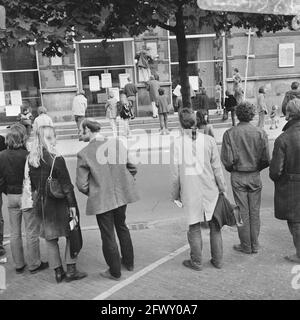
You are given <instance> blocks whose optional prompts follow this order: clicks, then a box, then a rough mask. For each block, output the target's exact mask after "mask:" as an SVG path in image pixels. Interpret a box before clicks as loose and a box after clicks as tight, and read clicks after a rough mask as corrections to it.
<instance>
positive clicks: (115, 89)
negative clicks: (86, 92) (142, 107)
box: [108, 88, 120, 101]
mask: <svg viewBox="0 0 300 320" xmlns="http://www.w3.org/2000/svg"><path fill="white" fill-rule="evenodd" d="M108 92H113V93H114V98H116V99H117V100H118V101H120V89H119V88H109V89H108Z"/></svg>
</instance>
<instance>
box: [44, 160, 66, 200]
mask: <svg viewBox="0 0 300 320" xmlns="http://www.w3.org/2000/svg"><path fill="white" fill-rule="evenodd" d="M55 159H56V156H55V157H54V159H53V162H52V166H51V171H50V175H49V177H48V178H47V180H46V195H47V196H48V197H50V198H52V199H63V198H65V197H66V195H65V193H64V192H63V189H62V186H61V184H60V183H59V181H58V180H57V179H55V178H53V177H52V173H53V168H54V164H55Z"/></svg>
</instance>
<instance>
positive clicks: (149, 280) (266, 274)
mask: <svg viewBox="0 0 300 320" xmlns="http://www.w3.org/2000/svg"><path fill="white" fill-rule="evenodd" d="M261 218H262V228H261V236H260V242H261V245H262V248H261V250H260V252H259V253H258V254H256V255H244V254H241V253H237V252H235V251H233V250H232V245H233V244H236V243H237V242H238V240H237V239H238V235H237V232H236V229H235V228H229V227H225V228H224V229H223V242H224V268H223V269H221V270H217V269H215V268H213V267H212V266H211V265H210V263H209V259H210V253H209V237H208V230H204V231H203V238H204V251H203V257H204V269H203V271H201V272H195V271H192V270H189V269H186V268H185V267H183V266H182V261H183V260H184V259H186V258H187V257H188V255H189V251H188V249H187V248H184V250H183V252H182V253H180V254H178V255H176V256H172V255H170V254H172V253H173V252H174V251H176V250H177V249H178V248H182V247H183V246H185V245H186V244H187V240H186V225H185V220H184V219H183V218H179V219H177V220H170V221H169V222H164V223H157V224H155V225H154V226H150V228H149V229H142V230H137V231H131V234H132V238H133V243H134V248H135V271H134V272H128V271H124V272H123V279H122V280H123V281H121V282H118V283H116V282H115V281H112V280H107V279H103V278H101V277H100V276H99V272H100V271H101V270H104V269H105V268H106V264H105V262H104V259H103V256H102V253H101V240H100V234H99V231H98V230H97V229H93V228H91V229H88V230H85V231H83V237H84V248H83V250H82V252H81V253H80V256H79V261H78V268H79V269H81V270H85V271H86V272H88V274H89V275H88V277H87V278H86V279H84V280H81V281H75V282H72V283H61V284H59V285H58V284H56V283H55V280H54V274H53V271H52V270H46V271H43V272H40V273H38V274H36V275H31V274H29V272H28V271H26V272H25V273H24V274H23V275H17V274H15V272H14V270H13V266H12V263H11V254H10V252H9V247H8V246H7V249H8V260H9V261H8V263H7V264H5V265H4V266H5V268H6V270H7V289H6V290H5V291H3V292H2V293H1V294H0V300H7V299H17V300H19V299H56V300H65V299H88V300H90V299H94V298H95V297H97V296H99V295H100V294H102V295H103V294H105V296H106V297H107V299H129V300H136V299H145V300H151V299H179V300H185V299H192V300H193V299H205V300H208V299H209V300H210V299H230V300H231V299H238V300H241V299H260V300H261V299H295V300H296V299H297V300H298V299H300V290H296V289H293V288H292V284H291V283H292V280H293V277H295V274H292V268H293V266H294V265H293V264H290V263H288V262H286V261H285V260H284V259H283V256H284V255H285V254H289V253H292V252H293V250H294V249H293V245H292V238H291V236H290V234H289V232H288V228H287V226H286V224H285V223H284V222H281V221H278V220H275V219H274V217H273V210H272V209H264V210H262V211H261ZM62 242H63V241H62ZM42 253H43V257H44V259H45V247H44V242H43V241H42ZM62 255H63V250H62ZM166 256H168V257H170V258H169V260H168V261H166V262H165V263H161V264H160V265H158V264H157V261H159V259H161V258H164V257H166ZM298 267H299V266H298ZM294 282H295V280H294ZM116 285H117V286H118V287H117V288H116V287H115V286H116ZM108 290H112V291H111V293H112V294H110V292H109V291H108Z"/></svg>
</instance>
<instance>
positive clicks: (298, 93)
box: [281, 81, 300, 115]
mask: <svg viewBox="0 0 300 320" xmlns="http://www.w3.org/2000/svg"><path fill="white" fill-rule="evenodd" d="M295 98H297V99H300V89H299V82H298V81H294V82H292V84H291V90H289V91H287V92H286V94H285V95H284V99H283V101H282V105H281V109H282V113H283V114H284V115H285V114H286V107H287V104H288V103H289V101H291V100H293V99H295Z"/></svg>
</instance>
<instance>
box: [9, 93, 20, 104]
mask: <svg viewBox="0 0 300 320" xmlns="http://www.w3.org/2000/svg"><path fill="white" fill-rule="evenodd" d="M10 101H11V104H12V105H13V106H21V105H22V93H21V91H20V90H13V91H10Z"/></svg>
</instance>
